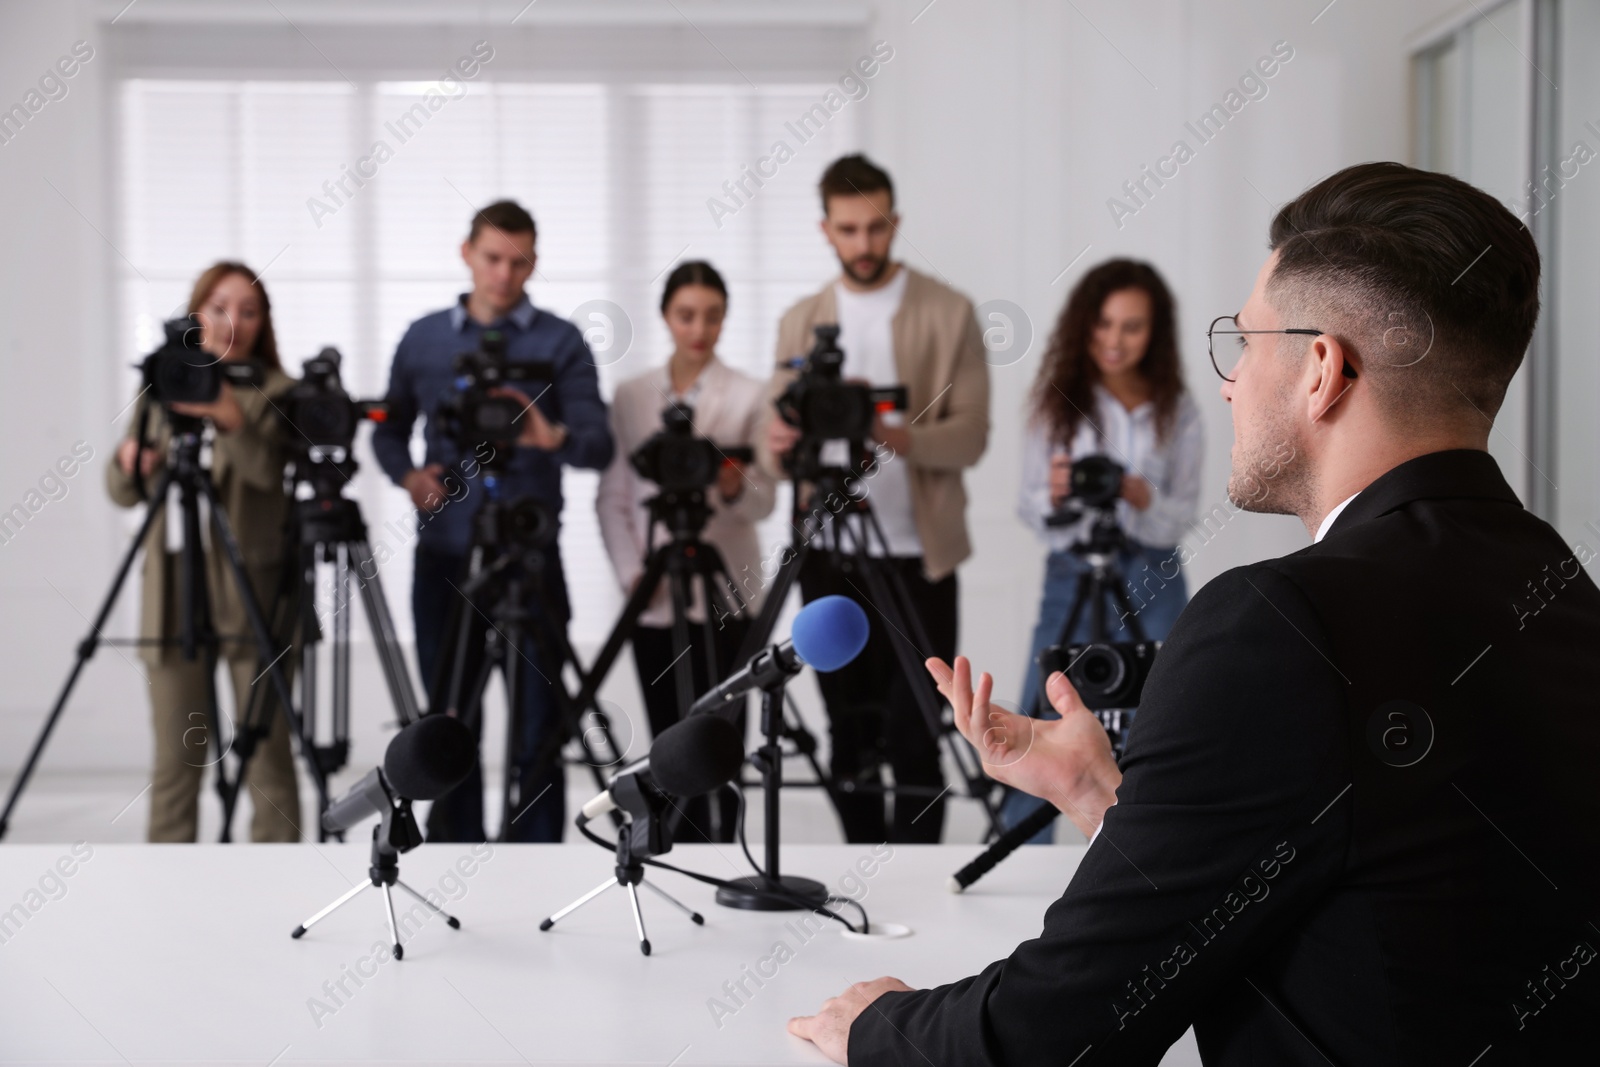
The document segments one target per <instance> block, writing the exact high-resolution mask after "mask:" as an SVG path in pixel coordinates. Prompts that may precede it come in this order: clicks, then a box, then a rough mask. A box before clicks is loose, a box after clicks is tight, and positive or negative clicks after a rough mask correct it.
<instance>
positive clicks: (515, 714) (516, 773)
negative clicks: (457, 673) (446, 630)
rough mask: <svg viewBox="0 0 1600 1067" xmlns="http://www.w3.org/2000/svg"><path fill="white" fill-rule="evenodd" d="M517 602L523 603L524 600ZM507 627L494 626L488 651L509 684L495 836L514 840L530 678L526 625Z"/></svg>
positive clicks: (487, 656) (487, 660)
mask: <svg viewBox="0 0 1600 1067" xmlns="http://www.w3.org/2000/svg"><path fill="white" fill-rule="evenodd" d="M512 591H513V592H514V593H517V594H519V595H520V590H518V589H517V588H516V583H515V582H513V583H512ZM514 603H520V600H519V601H514ZM506 629H507V630H508V631H509V633H506V634H504V635H501V633H500V628H499V627H494V628H493V630H492V631H491V633H490V635H489V638H488V641H489V645H488V647H487V648H485V650H484V662H485V663H491V662H493V661H494V660H495V659H499V661H500V677H501V678H503V679H504V680H505V685H506V766H505V778H504V779H503V780H502V781H501V783H500V796H501V801H500V832H499V833H498V834H496V835H495V840H496V841H509V840H511V824H512V823H513V822H515V821H516V820H517V817H518V816H520V815H521V814H522V774H523V768H522V765H521V764H520V763H519V762H518V760H517V754H518V753H519V752H520V751H521V749H522V743H521V742H522V731H523V729H524V728H525V727H526V726H527V725H528V723H527V719H528V709H527V706H526V697H527V694H526V693H525V692H524V689H525V687H526V686H527V681H526V680H525V677H526V676H525V675H524V674H523V672H522V663H521V659H522V656H523V655H524V653H523V649H522V627H521V624H520V623H518V622H517V621H516V620H515V619H513V620H512V621H511V622H510V623H509V624H508V625H507V626H506ZM497 637H498V638H499V640H498V641H497V640H496V638H497ZM513 642H515V643H513ZM490 649H496V650H497V652H498V655H490V654H489V652H490Z"/></svg>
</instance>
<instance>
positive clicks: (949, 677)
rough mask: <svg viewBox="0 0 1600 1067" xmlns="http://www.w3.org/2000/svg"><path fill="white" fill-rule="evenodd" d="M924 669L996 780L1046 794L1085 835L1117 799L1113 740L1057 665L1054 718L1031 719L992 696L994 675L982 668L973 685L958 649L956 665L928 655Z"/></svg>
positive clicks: (1052, 687)
mask: <svg viewBox="0 0 1600 1067" xmlns="http://www.w3.org/2000/svg"><path fill="white" fill-rule="evenodd" d="M926 666H927V668H928V673H930V674H932V675H933V679H934V681H935V682H937V683H938V685H939V692H940V693H942V694H944V697H945V699H946V700H948V701H950V707H951V708H952V709H953V710H954V711H955V724H956V729H957V730H959V731H961V736H962V737H965V738H966V739H967V740H968V741H969V742H971V744H972V747H973V748H975V749H977V750H978V756H979V758H981V759H982V760H983V769H984V771H986V772H987V773H988V775H989V777H991V778H993V779H994V780H995V781H997V782H1003V783H1004V784H1006V785H1009V786H1011V787H1013V788H1015V789H1020V790H1022V791H1023V792H1024V793H1028V794H1031V795H1032V796H1036V797H1039V798H1040V799H1042V800H1048V801H1050V802H1051V803H1052V804H1054V805H1055V806H1056V807H1057V808H1059V809H1061V811H1062V812H1063V813H1064V814H1065V815H1066V816H1067V817H1068V818H1070V819H1071V820H1072V821H1073V823H1074V824H1075V825H1076V826H1077V827H1078V829H1079V830H1081V831H1082V832H1083V835H1084V836H1085V837H1088V836H1090V835H1092V834H1093V833H1094V831H1095V830H1096V829H1097V828H1098V827H1099V825H1100V820H1101V818H1102V817H1103V816H1104V815H1105V811H1106V809H1107V808H1109V807H1110V806H1111V805H1112V804H1114V803H1116V799H1117V786H1118V785H1119V784H1121V782H1122V772H1121V771H1120V770H1118V769H1117V762H1116V760H1115V759H1114V758H1113V757H1112V755H1111V739H1110V737H1108V736H1107V734H1106V731H1105V727H1103V726H1101V725H1100V720H1099V719H1097V718H1095V716H1094V712H1092V711H1090V710H1089V709H1088V708H1087V707H1085V706H1084V703H1083V701H1082V700H1081V699H1080V698H1079V697H1078V693H1077V690H1075V689H1073V688H1072V683H1071V682H1069V681H1067V676H1066V675H1064V674H1062V673H1061V672H1060V671H1056V672H1054V673H1053V674H1051V675H1050V677H1049V679H1048V680H1047V681H1046V683H1045V692H1046V693H1047V694H1048V695H1049V697H1050V704H1051V706H1052V707H1054V708H1055V709H1056V712H1057V713H1058V714H1060V716H1061V718H1059V719H1032V718H1029V717H1028V716H1026V715H1018V714H1016V713H1014V712H1010V711H1006V710H1005V709H1004V708H1001V707H998V706H996V705H995V704H993V703H991V702H990V695H991V694H992V692H993V690H994V679H993V678H991V677H990V676H989V674H988V672H985V673H984V674H983V675H981V676H980V677H979V679H978V688H977V692H976V693H974V692H973V688H972V665H971V664H970V663H969V662H968V661H967V658H966V657H965V656H957V657H956V664H955V668H954V670H952V669H951V668H950V667H949V666H947V665H946V664H945V662H944V660H942V659H937V658H934V659H930V660H928V661H927V664H926Z"/></svg>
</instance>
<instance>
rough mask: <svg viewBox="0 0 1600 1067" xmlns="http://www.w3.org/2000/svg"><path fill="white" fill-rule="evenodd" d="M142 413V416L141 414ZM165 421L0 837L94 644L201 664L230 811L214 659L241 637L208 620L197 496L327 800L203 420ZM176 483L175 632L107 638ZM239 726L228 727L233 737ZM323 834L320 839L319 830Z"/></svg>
mask: <svg viewBox="0 0 1600 1067" xmlns="http://www.w3.org/2000/svg"><path fill="white" fill-rule="evenodd" d="M142 417H143V416H142V414H141V419H142ZM167 420H168V424H169V425H170V427H171V429H172V442H171V446H170V450H169V455H168V461H167V465H166V467H165V469H164V470H163V471H162V473H161V477H160V479H159V480H158V481H157V482H156V485H155V489H154V491H153V492H152V493H151V495H150V496H149V498H148V501H149V502H148V503H147V504H146V506H145V515H144V519H143V521H142V522H141V523H140V524H139V530H138V532H137V533H135V534H134V535H133V540H132V542H131V543H130V544H129V546H128V549H127V551H126V552H124V553H123V556H122V561H121V562H120V563H119V564H118V566H117V572H116V577H115V578H113V579H112V582H111V588H110V589H109V590H107V592H106V595H105V598H104V599H103V600H102V601H101V604H100V609H99V611H98V612H96V613H95V617H94V621H93V622H92V623H91V624H90V626H89V633H88V634H87V635H86V636H85V637H84V638H83V640H82V641H80V642H79V643H78V647H77V659H76V661H75V662H74V663H73V665H72V668H71V670H70V671H69V672H68V674H67V679H66V682H65V684H63V685H62V687H61V691H60V694H59V695H58V696H57V697H56V701H55V704H54V705H53V706H52V707H51V709H50V713H49V715H48V716H47V717H46V718H45V721H44V726H43V727H42V728H41V729H40V731H39V736H38V738H37V740H35V741H34V744H33V749H32V751H30V752H29V753H28V758H27V760H26V761H25V762H24V763H23V765H22V771H21V773H20V774H19V775H18V776H17V781H16V783H15V784H14V785H13V786H12V787H11V795H10V796H9V797H8V798H7V800H6V806H5V810H4V811H3V812H0V837H3V836H4V835H5V831H6V828H7V827H8V825H9V824H10V820H11V812H12V810H13V809H14V808H15V807H16V805H17V801H18V799H19V798H20V797H21V795H22V790H23V789H24V788H25V787H26V786H27V784H28V780H29V778H30V777H32V775H33V771H34V767H35V766H36V765H37V763H38V761H39V757H40V755H41V753H42V752H43V751H44V746H45V744H46V743H47V742H48V741H49V739H50V734H51V731H53V730H54V729H55V725H56V722H57V721H58V720H59V719H60V717H61V714H62V712H63V710H65V708H66V705H67V701H68V699H69V698H70V697H71V696H72V691H73V688H74V687H75V686H76V685H77V682H78V678H79V676H80V675H81V674H82V673H83V669H84V667H85V666H87V665H88V662H89V660H90V658H91V657H92V656H93V655H94V653H95V651H96V649H98V647H99V646H100V645H101V644H112V645H131V646H138V645H143V644H151V643H155V644H163V645H166V644H176V645H177V646H178V648H179V649H180V650H181V652H182V655H183V658H184V659H185V660H188V661H191V662H192V661H194V660H196V659H199V660H200V661H201V662H202V663H203V664H204V667H205V677H206V703H207V711H206V714H207V723H206V730H207V736H208V737H209V738H210V740H211V744H212V745H213V746H214V748H215V752H216V758H215V760H214V761H213V762H215V763H216V765H217V785H216V788H217V793H218V795H219V796H220V797H221V798H222V800H223V810H224V811H225V812H227V811H229V810H230V809H231V799H232V798H233V797H235V796H237V794H238V792H239V787H240V783H241V782H242V781H243V777H244V770H245V766H244V763H243V761H242V760H241V762H240V764H239V767H238V768H237V770H236V771H235V772H234V774H233V775H232V776H231V777H230V775H229V773H228V769H227V765H226V763H225V762H224V761H225V759H226V757H227V754H228V751H229V749H230V746H231V743H232V742H231V741H230V742H228V743H224V740H223V737H222V734H221V731H220V725H221V722H220V721H221V718H222V716H221V710H220V706H219V704H218V700H217V677H216V676H217V660H218V657H219V652H220V647H221V644H222V642H223V641H224V640H242V638H235V637H227V638H225V637H223V636H222V635H220V634H218V633H217V630H216V623H215V620H214V619H213V618H212V614H211V597H210V590H209V588H208V583H207V579H206V564H205V555H204V553H203V551H202V541H201V526H202V517H201V512H200V502H201V500H204V501H205V502H206V505H207V509H208V510H209V512H210V516H211V529H212V531H213V532H214V533H215V534H216V539H217V541H218V543H219V544H220V546H221V548H222V552H223V558H224V560H225V561H226V564H227V574H228V575H229V576H230V577H231V578H232V580H233V583H234V586H235V588H236V590H237V592H238V594H239V599H240V602H241V603H242V604H243V606H244V611H245V616H246V618H247V620H248V622H249V626H250V638H249V639H250V640H253V641H254V642H255V646H256V654H257V655H258V656H259V657H260V659H259V662H261V663H265V664H266V665H267V666H266V668H265V674H266V675H267V676H269V677H270V679H271V683H270V684H271V686H272V693H273V695H274V696H275V697H276V698H277V701H278V704H279V705H280V708H281V710H282V712H283V714H284V715H286V716H288V721H289V725H290V729H291V732H292V733H293V734H294V736H295V737H296V738H297V739H298V740H299V749H300V755H301V757H302V758H303V759H304V760H305V763H306V767H307V770H308V771H309V772H310V774H311V779H312V782H313V783H314V784H315V786H316V790H317V799H318V809H319V810H321V809H324V808H326V807H327V806H328V782H327V776H326V775H325V774H324V773H323V771H322V768H321V766H320V765H319V764H318V762H317V760H316V759H314V758H313V757H312V754H311V739H310V737H309V736H308V734H307V733H306V730H305V724H304V722H303V721H302V720H301V718H300V715H299V713H298V712H297V711H296V710H295V707H294V701H293V700H292V697H291V693H290V688H289V680H288V677H287V675H286V674H285V673H284V670H283V666H282V664H281V662H280V660H281V659H282V656H281V654H280V653H278V652H276V651H274V648H273V639H272V634H271V633H270V632H269V630H268V628H267V620H266V617H265V615H264V614H263V613H262V610H261V604H260V602H259V601H258V600H257V598H256V593H255V590H254V589H253V588H252V586H251V584H250V576H249V574H248V573H247V572H246V571H245V564H244V556H243V554H242V553H241V551H240V549H239V542H238V540H237V538H235V536H234V533H233V526H232V524H231V523H230V522H229V520H228V514H227V511H226V510H225V509H224V508H223V506H222V502H221V501H220V500H219V499H218V498H217V491H216V486H215V485H214V484H213V482H212V480H211V472H210V470H209V469H208V468H207V467H206V466H205V464H204V463H203V462H202V460H201V450H202V446H203V444H204V429H205V423H204V422H203V421H202V420H201V419H198V418H194V417H191V416H186V415H179V414H176V413H173V412H169V413H168V414H167ZM174 488H176V489H177V490H178V495H179V505H180V508H181V512H182V516H183V519H182V524H183V549H182V552H181V553H180V554H179V560H178V568H179V571H178V589H179V596H180V597H181V602H180V605H179V623H178V625H179V633H178V635H177V636H176V637H175V638H133V639H124V640H114V639H111V638H107V637H105V636H103V630H104V629H105V625H106V621H107V620H108V619H109V618H110V616H111V611H112V609H113V608H114V607H115V605H116V602H117V597H118V595H119V594H120V593H121V592H122V587H123V585H124V583H125V582H126V581H127V578H128V574H129V572H130V571H131V570H132V569H133V561H134V559H135V558H136V557H137V556H138V554H139V550H140V548H141V547H144V543H145V539H146V537H147V536H148V535H149V533H150V530H151V528H152V527H153V526H154V524H155V520H156V516H157V515H160V514H162V512H163V510H164V509H165V508H166V505H167V496H168V493H169V492H170V491H171V490H172V489H174ZM149 550H150V551H164V548H163V547H162V546H159V545H158V546H154V547H152V548H150V549H149ZM238 734H239V731H238V730H237V729H236V730H235V739H237V737H238ZM227 826H228V822H227V820H226V819H225V820H224V823H223V837H222V840H224V841H226V840H228V836H227ZM322 839H323V840H326V835H325V834H324V836H323V838H322Z"/></svg>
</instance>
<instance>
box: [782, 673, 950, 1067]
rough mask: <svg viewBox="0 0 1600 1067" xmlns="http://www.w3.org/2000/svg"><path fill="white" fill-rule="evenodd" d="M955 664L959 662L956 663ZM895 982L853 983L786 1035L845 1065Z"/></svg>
mask: <svg viewBox="0 0 1600 1067" xmlns="http://www.w3.org/2000/svg"><path fill="white" fill-rule="evenodd" d="M958 662H959V661H958ZM910 991H911V987H910V986H908V985H906V984H905V983H904V982H902V981H900V979H898V978H874V979H873V980H872V981H870V982H857V983H856V984H855V985H853V986H851V987H850V988H849V989H846V990H845V991H844V992H843V993H840V994H839V995H838V996H836V997H830V998H829V999H828V1000H826V1001H824V1002H823V1004H822V1008H821V1009H820V1010H819V1011H818V1012H817V1013H816V1014H815V1015H797V1016H795V1017H794V1018H793V1019H790V1020H789V1032H790V1033H791V1034H793V1035H794V1036H795V1037H803V1038H805V1039H806V1040H807V1041H810V1042H812V1043H814V1044H815V1045H816V1046H817V1048H819V1049H821V1050H822V1054H823V1055H824V1056H827V1057H828V1058H829V1059H830V1060H832V1061H833V1062H834V1063H845V1062H847V1060H848V1057H849V1053H850V1026H851V1024H852V1023H854V1022H855V1021H856V1016H858V1015H860V1014H861V1013H862V1012H864V1011H866V1010H867V1008H868V1007H869V1006H870V1005H871V1004H872V1002H873V1001H875V1000H877V999H878V998H879V997H881V996H883V995H884V994H885V993H901V992H910Z"/></svg>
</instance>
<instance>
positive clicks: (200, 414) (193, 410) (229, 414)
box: [169, 382, 244, 433]
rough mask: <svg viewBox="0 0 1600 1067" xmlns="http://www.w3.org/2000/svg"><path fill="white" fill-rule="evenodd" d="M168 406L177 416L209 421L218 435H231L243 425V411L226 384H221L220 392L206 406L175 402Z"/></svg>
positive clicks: (230, 388)
mask: <svg viewBox="0 0 1600 1067" xmlns="http://www.w3.org/2000/svg"><path fill="white" fill-rule="evenodd" d="M169 406H170V407H171V408H172V410H173V411H176V412H177V413H178V414H179V415H191V416H193V417H194V418H197V419H210V420H211V425H213V426H215V427H216V428H217V432H218V433H232V432H233V431H235V430H237V429H238V428H239V427H240V426H243V425H244V409H243V408H241V407H240V406H239V400H238V398H237V397H235V396H234V395H233V386H232V385H230V384H228V383H227V382H223V383H222V391H221V392H220V393H218V394H217V398H216V399H215V400H213V401H211V402H210V403H208V404H180V403H176V402H175V403H173V404H171V405H169Z"/></svg>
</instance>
